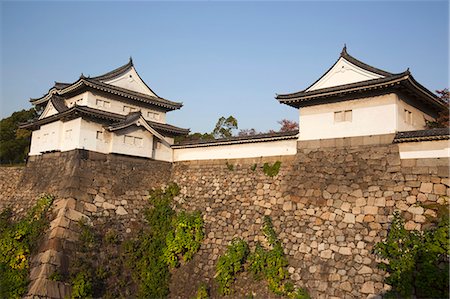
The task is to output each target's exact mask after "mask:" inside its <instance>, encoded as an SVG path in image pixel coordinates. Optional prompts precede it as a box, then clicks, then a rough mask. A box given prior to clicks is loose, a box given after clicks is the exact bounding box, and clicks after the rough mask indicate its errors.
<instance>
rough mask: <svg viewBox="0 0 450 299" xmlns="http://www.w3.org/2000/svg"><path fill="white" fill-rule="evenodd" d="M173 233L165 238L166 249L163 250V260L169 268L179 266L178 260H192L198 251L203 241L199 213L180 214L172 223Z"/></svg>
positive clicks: (201, 222)
mask: <svg viewBox="0 0 450 299" xmlns="http://www.w3.org/2000/svg"><path fill="white" fill-rule="evenodd" d="M174 222H175V223H174V227H175V229H174V231H171V232H169V233H168V234H167V236H166V248H164V250H163V252H164V259H165V261H166V263H167V264H168V265H169V266H171V267H176V266H178V265H179V260H180V258H182V259H183V260H184V261H189V260H191V259H192V257H193V256H194V254H195V253H196V252H197V251H198V250H199V249H200V245H201V242H202V240H203V237H204V234H203V226H204V223H203V219H202V215H201V214H200V213H199V212H196V213H192V214H189V213H186V212H181V213H180V214H178V215H177V217H176V219H175V221H174Z"/></svg>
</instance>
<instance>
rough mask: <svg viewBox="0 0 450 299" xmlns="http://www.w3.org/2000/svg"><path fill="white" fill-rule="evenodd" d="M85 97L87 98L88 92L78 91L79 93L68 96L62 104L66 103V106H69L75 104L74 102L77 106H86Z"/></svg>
mask: <svg viewBox="0 0 450 299" xmlns="http://www.w3.org/2000/svg"><path fill="white" fill-rule="evenodd" d="M87 98H88V92H87V91H86V92H83V93H80V94H79V95H76V96H74V97H71V98H68V99H66V100H65V101H64V104H66V106H67V107H69V108H71V107H73V106H74V105H75V103H76V104H77V105H78V106H87Z"/></svg>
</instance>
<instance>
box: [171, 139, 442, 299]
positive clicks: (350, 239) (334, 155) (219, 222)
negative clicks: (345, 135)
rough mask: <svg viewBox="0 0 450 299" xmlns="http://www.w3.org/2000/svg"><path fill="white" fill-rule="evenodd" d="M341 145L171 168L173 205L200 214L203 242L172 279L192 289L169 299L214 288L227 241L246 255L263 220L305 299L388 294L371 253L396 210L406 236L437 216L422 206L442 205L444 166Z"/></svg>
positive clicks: (377, 147) (255, 289)
mask: <svg viewBox="0 0 450 299" xmlns="http://www.w3.org/2000/svg"><path fill="white" fill-rule="evenodd" d="M378 140H380V139H378ZM347 141H348V142H347V143H348V146H344V144H343V143H341V144H342V145H341V146H338V147H336V143H339V142H335V143H334V145H333V146H332V147H326V144H322V145H321V147H320V148H317V147H316V148H312V147H313V144H307V143H299V145H300V148H299V149H298V153H297V155H296V156H294V157H278V158H276V157H275V158H271V159H267V158H266V159H239V160H227V161H226V160H216V161H214V160H211V161H191V162H179V163H176V164H175V166H174V170H173V179H174V180H175V181H176V182H177V183H178V184H179V185H180V186H181V192H182V193H181V196H180V197H179V198H178V203H179V204H180V205H181V206H182V207H183V208H186V209H188V210H200V211H201V212H202V213H203V215H204V219H205V222H206V235H207V238H206V240H205V241H204V245H203V246H202V248H201V250H200V253H199V254H197V256H196V258H195V259H194V261H193V262H192V263H189V264H187V265H185V266H183V267H184V268H180V269H178V270H176V271H175V272H174V275H173V278H174V281H178V282H179V281H190V284H191V285H192V287H191V289H190V290H189V291H186V290H185V289H184V290H181V289H180V288H179V287H177V285H173V287H172V289H171V291H172V292H171V295H172V296H173V297H176V298H183V297H190V296H193V295H194V292H195V290H196V287H197V286H198V284H199V282H201V281H207V282H208V284H209V285H210V286H212V287H213V289H214V287H215V284H214V282H213V279H212V277H213V276H214V269H215V264H216V262H217V259H218V257H219V256H220V255H221V254H223V253H224V252H225V250H226V246H227V244H229V242H230V241H231V240H232V239H233V238H234V237H240V238H243V239H245V240H247V241H248V242H249V244H250V246H251V247H253V246H254V245H255V242H256V241H258V240H262V233H261V222H262V218H263V216H264V215H270V216H271V218H272V221H273V223H274V227H275V230H276V231H277V232H278V234H279V237H280V238H281V240H282V242H283V245H284V248H285V253H286V254H287V255H288V257H289V261H290V268H289V272H290V273H291V275H292V278H293V280H294V281H295V283H296V284H297V285H299V286H303V287H306V288H307V289H308V290H309V291H310V294H311V296H312V298H366V297H373V296H377V295H380V294H382V293H383V292H384V291H385V290H386V289H388V288H389V287H388V286H387V285H384V284H383V279H384V275H385V273H384V272H383V271H381V270H379V269H377V261H376V258H375V256H373V255H372V254H371V251H372V249H373V246H374V244H376V243H377V242H379V241H381V240H382V239H383V238H384V237H385V236H386V234H387V230H388V228H389V222H390V220H391V215H392V214H393V212H394V211H395V210H400V211H401V212H402V213H403V216H404V217H405V218H406V220H407V223H406V227H407V228H408V229H422V228H423V227H424V226H425V225H426V224H425V223H426V221H427V218H426V217H427V216H435V211H434V210H433V209H431V208H427V206H429V205H430V204H435V203H440V204H446V197H447V196H448V195H449V188H448V186H449V180H448V159H428V160H427V159H421V160H400V157H399V152H398V146H397V145H392V144H372V145H365V146H364V145H362V141H363V139H361V140H359V141H358V140H347ZM357 143H359V144H357ZM372 143H373V140H372ZM351 144H356V145H355V146H351ZM307 147H311V148H307ZM276 160H279V161H281V162H282V166H281V170H280V172H279V174H278V175H277V176H275V177H273V178H271V177H268V176H266V175H265V174H264V173H263V171H262V169H261V166H262V165H263V163H265V162H269V163H273V162H274V161H276ZM226 162H227V163H228V165H230V164H231V165H234V170H229V168H228V166H227V165H226ZM255 164H256V165H257V168H256V170H252V168H253V166H254V165H255ZM447 198H448V197H447ZM243 289H244V292H245V293H243V294H240V295H242V296H244V295H245V294H248V293H250V292H252V293H253V294H254V295H255V297H256V298H258V297H264V293H261V292H262V289H261V286H260V285H259V286H258V285H252V284H245V286H244V288H243ZM189 292H190V293H189Z"/></svg>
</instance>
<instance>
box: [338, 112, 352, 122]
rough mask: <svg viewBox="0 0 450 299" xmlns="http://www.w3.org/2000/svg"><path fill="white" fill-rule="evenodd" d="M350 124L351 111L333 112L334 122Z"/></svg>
mask: <svg viewBox="0 0 450 299" xmlns="http://www.w3.org/2000/svg"><path fill="white" fill-rule="evenodd" d="M344 121H346V122H351V121H352V110H344V111H336V112H334V122H335V123H339V122H344Z"/></svg>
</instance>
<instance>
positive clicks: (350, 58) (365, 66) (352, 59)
mask: <svg viewBox="0 0 450 299" xmlns="http://www.w3.org/2000/svg"><path fill="white" fill-rule="evenodd" d="M341 58H344V59H346V60H348V61H349V62H350V63H352V64H354V65H356V66H357V67H360V68H362V69H365V70H368V71H370V72H372V73H376V74H378V75H382V76H385V77H391V76H397V75H402V74H404V72H403V73H397V74H394V73H389V72H386V71H383V70H381V69H379V68H376V67H373V66H371V65H368V64H367V63H364V62H362V61H361V60H358V59H356V58H355V57H353V56H351V55H350V54H348V52H347V45H346V44H344V47H343V48H342V51H341V54H340V55H339V57H338V59H337V60H336V61H335V62H334V63H333V64H332V65H331V67H330V68H328V69H327V70H326V71H325V72H324V73H323V75H322V76H320V77H319V78H318V79H317V80H316V81H314V82H313V83H312V84H310V85H309V86H308V87H306V88H305V89H303V90H300V91H297V92H294V93H303V92H307V90H308V89H310V88H311V87H312V86H314V84H316V83H317V82H319V81H320V80H321V79H322V78H323V77H324V76H325V75H326V74H328V72H329V71H331V69H332V68H333V67H334V66H335V65H336V63H338V61H339V59H341ZM289 94H293V93H289ZM277 97H278V94H277Z"/></svg>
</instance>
